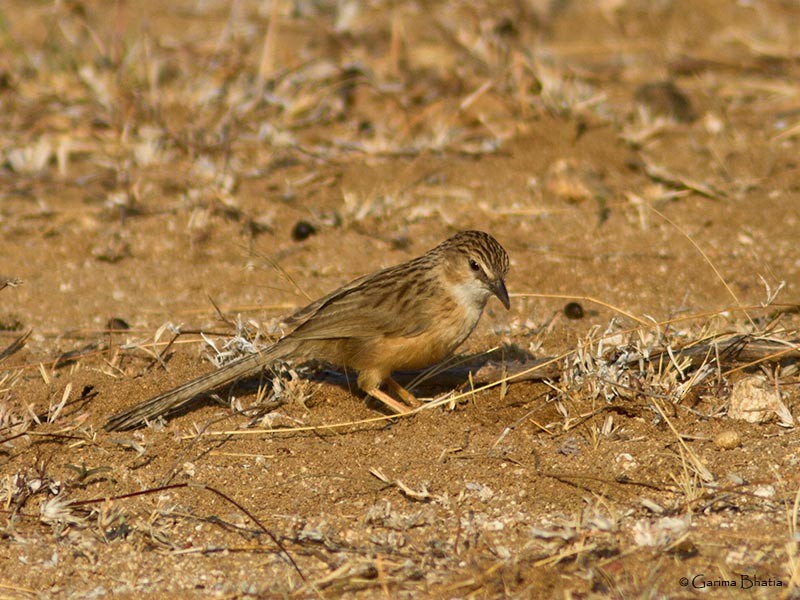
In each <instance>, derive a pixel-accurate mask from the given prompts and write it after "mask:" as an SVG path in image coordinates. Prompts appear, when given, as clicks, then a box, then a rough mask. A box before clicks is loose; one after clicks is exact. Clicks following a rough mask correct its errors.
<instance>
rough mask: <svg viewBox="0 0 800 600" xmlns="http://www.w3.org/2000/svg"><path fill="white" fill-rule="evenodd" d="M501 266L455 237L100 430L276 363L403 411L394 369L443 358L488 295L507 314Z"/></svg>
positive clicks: (471, 236) (318, 304)
mask: <svg viewBox="0 0 800 600" xmlns="http://www.w3.org/2000/svg"><path fill="white" fill-rule="evenodd" d="M508 268H509V259H508V254H507V253H506V251H505V249H504V248H503V246H501V245H500V243H499V242H498V241H497V240H496V239H495V238H494V237H492V236H491V235H489V234H488V233H485V232H483V231H474V230H470V231H460V232H458V233H456V234H454V235H453V236H451V237H450V238H448V239H446V240H445V241H443V242H441V243H440V244H439V245H437V246H436V247H434V248H432V249H431V250H429V251H427V252H425V253H424V254H422V255H421V256H418V257H417V258H413V259H411V260H409V261H407V262H404V263H401V264H398V265H395V266H393V267H388V268H385V269H382V270H380V271H376V272H374V273H371V274H368V275H364V276H362V277H359V278H358V279H355V280H353V281H351V282H350V283H348V284H346V285H344V286H342V287H340V288H338V289H336V290H334V291H333V292H331V293H330V294H328V295H326V296H323V297H322V298H320V299H318V300H316V301H314V302H312V303H311V304H309V305H308V306H306V307H304V308H302V309H300V310H299V311H297V312H296V313H294V314H293V315H292V316H291V317H289V318H288V319H287V320H286V321H285V323H286V325H287V328H288V329H290V331H289V333H287V334H286V335H285V336H284V337H282V338H280V339H279V340H278V341H277V342H275V343H274V344H272V345H271V346H268V347H266V348H265V349H263V350H261V351H259V352H256V353H253V354H249V355H247V356H244V357H242V358H239V359H237V360H234V361H233V362H230V363H228V364H227V365H224V366H223V367H221V368H219V369H218V370H216V371H212V372H211V373H208V374H206V375H201V376H200V377H198V378H196V379H193V380H191V381H189V382H187V383H184V384H183V385H180V386H178V387H176V388H174V389H171V390H169V391H166V392H164V393H162V394H159V395H158V396H155V397H153V398H150V399H149V400H146V401H144V402H142V403H140V404H136V405H134V406H132V407H130V408H127V409H125V410H123V411H122V412H120V413H118V414H116V415H114V416H112V417H111V418H109V419H108V421H107V422H106V423H105V425H104V428H105V429H106V430H107V431H119V430H127V429H135V428H137V427H141V426H143V425H145V424H147V422H149V421H152V420H153V419H156V418H158V417H162V416H165V415H170V414H173V413H175V412H176V411H179V410H181V409H185V408H186V407H187V406H188V405H189V404H191V403H192V402H193V401H194V400H195V399H197V398H198V397H199V396H201V395H203V394H206V393H208V392H210V391H213V390H215V389H217V388H220V387H222V386H225V385H228V384H231V383H233V382H235V381H236V380H238V379H240V378H243V377H252V376H254V375H256V374H258V373H259V372H260V371H261V370H262V369H264V368H266V367H268V366H270V365H271V364H273V363H275V362H276V361H304V360H319V361H323V362H328V363H332V364H335V365H338V366H340V367H344V368H346V369H352V370H354V371H356V372H357V373H358V379H357V383H358V387H359V388H360V389H361V390H362V391H363V392H365V393H366V394H367V395H369V396H372V397H373V398H375V399H376V400H378V401H380V402H381V403H383V405H384V406H385V408H386V409H387V410H388V411H390V412H391V413H394V414H403V413H406V412H409V411H410V410H412V409H413V408H415V407H418V406H419V405H420V403H419V401H418V400H417V399H416V398H415V397H414V395H413V394H411V392H409V391H408V390H406V389H405V388H403V387H402V386H401V385H400V384H399V383H397V382H396V381H395V380H394V379H392V372H393V371H396V370H410V369H420V368H423V367H427V366H429V365H432V364H435V363H438V362H440V361H441V360H443V359H445V358H447V357H448V356H449V355H450V354H451V353H452V352H453V351H454V350H455V349H456V348H457V347H458V346H460V345H461V344H462V343H463V342H464V340H466V339H467V337H469V335H470V334H471V333H472V331H473V330H474V329H475V326H476V325H477V324H478V321H479V320H480V318H481V315H482V314H483V309H484V307H485V306H486V304H487V302H488V301H489V299H490V298H491V297H492V296H495V297H497V298H498V299H499V300H500V302H501V303H502V304H503V306H505V308H506V310H509V309H510V307H511V304H510V301H509V296H508V290H507V289H506V284H505V278H506V273H507V272H508ZM381 386H383V387H384V388H385V390H386V391H384V389H381ZM387 392H392V393H394V395H395V396H396V398H398V399H399V400H401V401H402V402H403V403H404V404H402V403H401V402H398V400H397V399H395V398H394V397H392V396H391V395H390V394H389V393H387Z"/></svg>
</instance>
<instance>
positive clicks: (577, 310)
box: [564, 302, 583, 319]
mask: <svg viewBox="0 0 800 600" xmlns="http://www.w3.org/2000/svg"><path fill="white" fill-rule="evenodd" d="M564 314H565V315H567V318H568V319H582V318H583V307H582V306H581V305H580V304H578V303H577V302H569V303H568V304H567V305H566V306H565V307H564Z"/></svg>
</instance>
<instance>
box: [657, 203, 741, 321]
mask: <svg viewBox="0 0 800 600" xmlns="http://www.w3.org/2000/svg"><path fill="white" fill-rule="evenodd" d="M648 206H649V207H650V210H652V211H653V212H654V213H656V214H657V215H658V216H659V217H661V218H662V219H664V220H665V221H666V222H667V223H669V224H670V225H672V226H673V227H674V228H675V229H677V230H678V231H679V232H680V233H681V235H683V236H684V237H685V238H686V239H687V240H689V242H690V243H691V244H692V246H694V247H695V249H696V250H697V251H698V252H699V253H700V255H701V256H702V257H703V259H704V260H705V261H706V262H707V263H708V265H709V266H710V267H711V269H712V270H713V271H714V274H715V275H716V276H717V278H718V279H719V280H720V281H721V282H722V285H724V286H725V289H726V290H728V293H729V294H730V295H731V297H732V298H733V300H734V302H736V304H737V306H740V307H741V306H742V303H741V302H740V301H739V298H738V297H737V296H736V294H735V293H734V291H733V290H732V289H731V286H729V285H728V282H727V281H725V278H724V277H723V276H722V274H721V273H720V272H719V270H718V269H717V267H716V266H715V265H714V263H713V262H712V261H711V259H710V258H708V255H707V254H706V253H705V252H704V251H703V249H702V248H701V247H700V245H699V244H698V243H697V242H695V241H694V238H693V237H692V236H691V235H689V233H688V232H687V231H686V230H685V229H683V228H682V227H681V226H680V225H678V224H677V223H676V222H675V221H673V220H672V219H670V218H669V217H668V216H667V215H665V214H664V213H662V212H661V211H659V210H658V209H657V208H656V207H654V206H653V205H652V204H649V205H648ZM744 314H745V316H746V317H747V320H748V321H750V324H751V325H752V326H753V327H755V326H756V324H755V323H754V322H753V319H752V318H751V317H750V314H749V313H748V312H747V311H744Z"/></svg>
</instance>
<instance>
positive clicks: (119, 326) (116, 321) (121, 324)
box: [106, 317, 131, 331]
mask: <svg viewBox="0 0 800 600" xmlns="http://www.w3.org/2000/svg"><path fill="white" fill-rule="evenodd" d="M130 328H131V326H130V325H128V323H127V321H125V319H120V318H119V317H111V318H110V319H109V320H108V322H107V323H106V329H108V330H109V331H125V330H127V329H130Z"/></svg>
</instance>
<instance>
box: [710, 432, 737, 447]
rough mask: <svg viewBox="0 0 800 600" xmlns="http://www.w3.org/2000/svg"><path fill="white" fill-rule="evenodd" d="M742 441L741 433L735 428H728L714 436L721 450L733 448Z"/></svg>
mask: <svg viewBox="0 0 800 600" xmlns="http://www.w3.org/2000/svg"><path fill="white" fill-rule="evenodd" d="M741 443H742V440H741V438H740V437H739V434H738V433H736V432H735V431H734V430H733V429H726V430H725V431H721V432H720V433H718V434H717V435H715V436H714V445H715V446H716V447H717V448H719V449H721V450H732V449H733V448H736V447H737V446H738V445H739V444H741Z"/></svg>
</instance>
